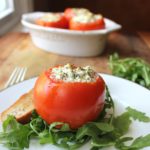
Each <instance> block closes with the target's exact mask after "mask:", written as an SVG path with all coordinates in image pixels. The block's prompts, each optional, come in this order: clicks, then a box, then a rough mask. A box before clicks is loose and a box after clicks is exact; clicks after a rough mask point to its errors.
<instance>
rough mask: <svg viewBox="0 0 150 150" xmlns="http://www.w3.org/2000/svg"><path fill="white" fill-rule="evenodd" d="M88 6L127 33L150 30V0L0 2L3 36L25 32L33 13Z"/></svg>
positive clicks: (8, 0) (11, 0)
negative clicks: (23, 25)
mask: <svg viewBox="0 0 150 150" xmlns="http://www.w3.org/2000/svg"><path fill="white" fill-rule="evenodd" d="M67 7H84V8H88V9H90V10H91V11H93V12H95V13H101V14H103V16H105V17H107V18H110V19H112V20H114V21H116V22H117V23H119V24H121V25H122V26H123V29H124V30H138V31H145V30H150V0H0V35H2V34H4V33H6V32H8V31H9V30H11V29H14V28H15V30H21V25H20V24H19V22H20V18H21V15H22V14H23V13H26V12H31V11H52V12H53V11H54V12H55V11H63V10H64V9H65V8H67Z"/></svg>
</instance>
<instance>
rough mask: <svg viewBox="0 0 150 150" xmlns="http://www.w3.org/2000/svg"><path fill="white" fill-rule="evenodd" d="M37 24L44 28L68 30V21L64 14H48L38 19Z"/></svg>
mask: <svg viewBox="0 0 150 150" xmlns="http://www.w3.org/2000/svg"><path fill="white" fill-rule="evenodd" d="M35 23H36V24H38V25H41V26H44V27H54V28H68V21H67V19H66V18H65V17H64V15H63V13H46V14H45V15H43V16H42V17H40V18H38V19H36V20H35Z"/></svg>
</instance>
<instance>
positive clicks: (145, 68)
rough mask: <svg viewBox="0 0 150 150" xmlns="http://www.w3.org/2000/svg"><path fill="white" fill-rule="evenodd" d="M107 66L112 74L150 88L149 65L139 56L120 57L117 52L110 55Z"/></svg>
mask: <svg viewBox="0 0 150 150" xmlns="http://www.w3.org/2000/svg"><path fill="white" fill-rule="evenodd" d="M109 67H110V69H111V71H112V74H113V75H115V76H119V77H122V78H125V79H128V80H131V81H133V82H136V83H138V84H140V85H142V86H144V87H146V88H148V89H150V65H149V64H148V63H147V62H145V61H144V60H142V59H140V58H132V57H128V58H124V59H120V58H119V55H118V54H117V53H114V54H113V55H110V57H109Z"/></svg>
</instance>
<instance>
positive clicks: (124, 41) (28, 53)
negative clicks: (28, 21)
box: [0, 32, 150, 90]
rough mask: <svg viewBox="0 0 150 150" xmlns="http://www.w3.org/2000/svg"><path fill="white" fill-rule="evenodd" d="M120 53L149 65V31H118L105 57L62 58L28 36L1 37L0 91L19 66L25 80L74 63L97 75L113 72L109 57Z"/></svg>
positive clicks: (109, 40) (12, 34)
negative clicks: (52, 67)
mask: <svg viewBox="0 0 150 150" xmlns="http://www.w3.org/2000/svg"><path fill="white" fill-rule="evenodd" d="M113 52H118V53H119V54H120V56H121V57H127V56H133V57H141V58H143V59H145V60H146V61H148V62H149V63H150V32H136V33H131V32H130V33H126V32H116V33H112V34H111V35H110V36H109V38H108V43H107V45H106V48H105V51H104V53H103V54H102V55H100V56H97V57H91V58H77V57H67V56H60V55H56V54H52V53H48V52H44V51H42V50H41V49H39V48H37V47H36V46H34V44H33V43H32V40H31V38H30V36H29V34H27V33H8V34H7V35H5V36H3V37H1V38H0V90H1V89H3V88H4V84H5V83H6V81H7V80H8V78H9V76H10V74H11V73H12V71H13V69H14V68H15V67H16V66H19V67H27V68H28V71H27V74H26V77H25V79H29V78H32V77H34V76H38V75H39V74H40V73H41V72H42V71H43V70H45V69H47V68H49V67H51V66H54V65H57V64H66V63H72V64H75V65H81V66H85V65H91V66H92V67H93V69H95V70H96V71H98V72H103V73H111V72H110V70H109V67H108V58H109V55H110V54H112V53H113Z"/></svg>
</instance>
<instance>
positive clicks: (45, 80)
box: [34, 72, 105, 129]
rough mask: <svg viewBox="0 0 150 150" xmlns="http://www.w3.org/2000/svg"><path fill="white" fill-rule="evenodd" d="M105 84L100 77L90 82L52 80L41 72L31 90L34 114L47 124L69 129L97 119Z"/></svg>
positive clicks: (45, 73) (103, 96)
mask: <svg viewBox="0 0 150 150" xmlns="http://www.w3.org/2000/svg"><path fill="white" fill-rule="evenodd" d="M104 98H105V83H104V81H103V79H102V78H101V77H98V78H97V80H96V82H91V83H77V82H76V83H75V82H74V83H69V82H68V83H67V82H63V81H62V82H56V81H53V80H51V79H50V78H49V77H48V75H47V72H44V73H43V74H42V75H41V76H40V77H39V78H38V79H37V81H36V84H35V87H34V105H35V109H36V111H37V113H38V114H39V115H40V116H41V117H42V118H43V119H44V120H45V121H46V122H47V123H48V124H50V123H52V122H65V123H69V125H70V127H71V128H72V129H76V128H78V127H80V126H82V125H83V124H85V123H87V122H89V121H92V120H94V119H96V118H97V117H98V115H99V113H100V112H101V111H102V109H103V105H104Z"/></svg>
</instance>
